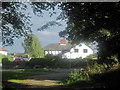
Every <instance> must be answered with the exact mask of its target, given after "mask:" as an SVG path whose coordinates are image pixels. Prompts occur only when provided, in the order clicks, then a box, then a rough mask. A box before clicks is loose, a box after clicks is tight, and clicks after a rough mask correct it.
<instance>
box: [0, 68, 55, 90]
mask: <svg viewBox="0 0 120 90" xmlns="http://www.w3.org/2000/svg"><path fill="white" fill-rule="evenodd" d="M39 72H53V71H52V70H46V69H42V68H40V69H24V70H14V71H2V85H3V88H5V87H8V88H12V87H14V88H15V87H18V86H16V84H13V83H11V81H12V82H16V83H19V82H21V83H23V82H26V81H29V79H28V76H31V75H36V74H38V73H39Z"/></svg>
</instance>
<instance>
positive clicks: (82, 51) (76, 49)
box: [44, 39, 93, 59]
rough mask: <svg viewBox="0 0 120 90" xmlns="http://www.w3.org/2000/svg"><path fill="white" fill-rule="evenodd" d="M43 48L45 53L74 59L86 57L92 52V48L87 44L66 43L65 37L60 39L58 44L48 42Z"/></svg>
mask: <svg viewBox="0 0 120 90" xmlns="http://www.w3.org/2000/svg"><path fill="white" fill-rule="evenodd" d="M44 50H45V51H44V53H45V55H47V54H53V55H56V56H57V55H58V56H62V58H68V59H76V58H80V57H81V58H86V57H87V56H89V55H91V54H93V50H92V49H91V48H90V47H89V46H87V45H85V44H83V43H80V44H79V45H71V44H69V43H66V39H61V40H60V44H55V43H53V44H49V45H47V46H46V47H45V48H44Z"/></svg>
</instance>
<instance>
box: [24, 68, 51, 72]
mask: <svg viewBox="0 0 120 90" xmlns="http://www.w3.org/2000/svg"><path fill="white" fill-rule="evenodd" d="M23 72H53V71H52V70H47V69H42V68H40V69H24V70H23Z"/></svg>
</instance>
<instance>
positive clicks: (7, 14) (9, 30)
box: [1, 2, 56, 46]
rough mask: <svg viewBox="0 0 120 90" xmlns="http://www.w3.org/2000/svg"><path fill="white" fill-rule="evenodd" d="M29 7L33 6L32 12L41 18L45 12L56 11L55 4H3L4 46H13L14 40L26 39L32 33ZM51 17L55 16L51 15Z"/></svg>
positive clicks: (2, 28)
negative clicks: (27, 11)
mask: <svg viewBox="0 0 120 90" xmlns="http://www.w3.org/2000/svg"><path fill="white" fill-rule="evenodd" d="M28 5H29V6H31V8H32V12H33V13H34V14H36V15H37V16H39V17H42V16H43V10H45V11H48V10H50V9H52V10H54V8H55V7H54V6H55V5H56V4H55V3H47V2H46V3H42V2H37V3H36V2H28V3H27V2H26V3H25V2H3V3H2V10H1V13H2V27H1V30H2V44H3V46H5V45H13V43H14V38H21V37H25V36H26V35H27V34H30V33H31V32H32V30H31V26H32V23H31V21H30V20H31V17H30V15H29V13H26V10H28ZM49 14H50V16H51V15H52V14H53V13H52V12H50V13H49Z"/></svg>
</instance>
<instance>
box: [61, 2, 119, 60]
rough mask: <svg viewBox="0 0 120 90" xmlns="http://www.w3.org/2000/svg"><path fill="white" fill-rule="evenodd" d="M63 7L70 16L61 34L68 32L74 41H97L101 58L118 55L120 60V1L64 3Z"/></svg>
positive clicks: (105, 58) (69, 37)
mask: <svg viewBox="0 0 120 90" xmlns="http://www.w3.org/2000/svg"><path fill="white" fill-rule="evenodd" d="M61 8H62V10H63V11H65V15H67V16H68V21H67V28H66V30H64V31H62V32H61V33H60V35H61V36H62V35H63V34H66V36H67V37H68V39H69V40H72V43H79V42H82V41H97V42H98V47H99V52H98V54H99V59H100V60H102V61H106V62H108V59H107V58H108V57H111V56H116V57H117V59H118V60H119V61H120V57H119V56H120V53H119V49H118V48H119V47H120V45H119V44H118V43H120V38H119V36H120V18H119V16H120V3H117V2H116V3H103V2H102V3H63V4H62V5H61ZM64 36H65V35H64Z"/></svg>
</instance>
